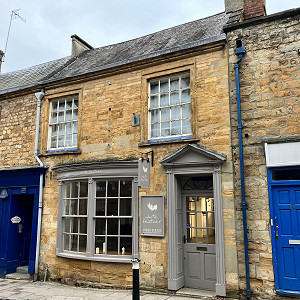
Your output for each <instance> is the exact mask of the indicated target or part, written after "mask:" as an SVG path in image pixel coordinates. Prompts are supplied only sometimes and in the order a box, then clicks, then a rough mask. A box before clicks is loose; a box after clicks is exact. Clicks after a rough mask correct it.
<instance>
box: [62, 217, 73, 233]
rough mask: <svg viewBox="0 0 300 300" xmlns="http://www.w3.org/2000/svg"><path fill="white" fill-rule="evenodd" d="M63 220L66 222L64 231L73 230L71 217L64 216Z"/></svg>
mask: <svg viewBox="0 0 300 300" xmlns="http://www.w3.org/2000/svg"><path fill="white" fill-rule="evenodd" d="M63 222H64V228H63V231H64V232H71V222H70V218H63Z"/></svg>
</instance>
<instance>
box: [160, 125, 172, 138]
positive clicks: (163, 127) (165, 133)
mask: <svg viewBox="0 0 300 300" xmlns="http://www.w3.org/2000/svg"><path fill="white" fill-rule="evenodd" d="M161 135H162V136H168V135H170V122H166V123H161Z"/></svg>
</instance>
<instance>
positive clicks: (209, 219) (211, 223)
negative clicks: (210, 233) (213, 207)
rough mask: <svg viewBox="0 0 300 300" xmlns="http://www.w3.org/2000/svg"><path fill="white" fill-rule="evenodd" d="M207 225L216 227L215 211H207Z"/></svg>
mask: <svg viewBox="0 0 300 300" xmlns="http://www.w3.org/2000/svg"><path fill="white" fill-rule="evenodd" d="M207 227H215V216H214V213H207Z"/></svg>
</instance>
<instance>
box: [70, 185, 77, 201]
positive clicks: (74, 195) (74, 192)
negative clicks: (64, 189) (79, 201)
mask: <svg viewBox="0 0 300 300" xmlns="http://www.w3.org/2000/svg"><path fill="white" fill-rule="evenodd" d="M77 197H78V182H71V198H77Z"/></svg>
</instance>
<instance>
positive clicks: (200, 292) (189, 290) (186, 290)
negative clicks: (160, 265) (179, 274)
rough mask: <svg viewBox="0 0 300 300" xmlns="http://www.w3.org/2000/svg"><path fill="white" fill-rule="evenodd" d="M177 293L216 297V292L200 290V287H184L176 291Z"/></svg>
mask: <svg viewBox="0 0 300 300" xmlns="http://www.w3.org/2000/svg"><path fill="white" fill-rule="evenodd" d="M176 295H189V296H201V297H215V296H216V292H213V291H207V290H200V289H192V288H186V287H184V288H182V289H180V290H178V291H177V292H176Z"/></svg>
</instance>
